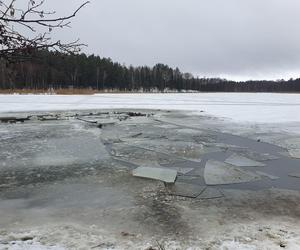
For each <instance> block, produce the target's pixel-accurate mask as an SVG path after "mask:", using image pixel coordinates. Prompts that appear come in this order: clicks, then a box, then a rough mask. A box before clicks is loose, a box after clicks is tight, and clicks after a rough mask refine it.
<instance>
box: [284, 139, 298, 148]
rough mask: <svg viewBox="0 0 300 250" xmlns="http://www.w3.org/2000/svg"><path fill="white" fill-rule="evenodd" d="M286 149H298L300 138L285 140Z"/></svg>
mask: <svg viewBox="0 0 300 250" xmlns="http://www.w3.org/2000/svg"><path fill="white" fill-rule="evenodd" d="M285 144H286V146H287V148H288V149H300V138H290V139H287V140H285Z"/></svg>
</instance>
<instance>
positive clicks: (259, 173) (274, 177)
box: [255, 171, 279, 180]
mask: <svg viewBox="0 0 300 250" xmlns="http://www.w3.org/2000/svg"><path fill="white" fill-rule="evenodd" d="M255 173H257V174H258V175H260V176H262V177H268V178H269V179H271V180H278V179H279V177H278V176H275V175H271V174H268V173H265V172H261V171H255Z"/></svg>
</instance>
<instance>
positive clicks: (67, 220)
mask: <svg viewBox="0 0 300 250" xmlns="http://www.w3.org/2000/svg"><path fill="white" fill-rule="evenodd" d="M43 114H45V113H33V114H32V113H31V114H30V115H33V118H32V119H31V120H30V121H25V122H24V123H16V124H9V123H5V124H4V123H2V124H1V123H0V141H1V144H0V173H1V175H0V225H1V228H0V249H2V248H1V247H2V246H3V247H5V246H7V245H8V244H11V243H12V242H17V244H15V245H14V247H15V248H13V247H12V246H11V245H9V247H10V248H11V249H21V248H17V247H18V245H20V246H21V247H23V246H26V247H27V245H29V246H30V245H31V246H32V248H30V249H35V248H34V247H35V244H36V245H37V246H39V244H42V245H43V246H45V248H44V249H61V248H60V247H65V248H67V249H79V248H80V247H82V248H83V249H91V248H99V249H110V248H111V249H113V248H114V249H134V248H136V249H146V246H147V242H148V243H149V242H150V243H149V244H150V245H151V246H153V247H157V240H158V241H159V240H160V239H164V240H165V241H166V242H168V241H170V242H169V243H166V244H170V245H169V246H170V249H172V244H173V243H171V242H172V241H173V240H175V241H176V240H180V242H182V244H185V245H180V246H179V247H178V246H177V247H178V248H180V247H181V248H185V247H186V246H189V244H191V245H192V244H193V243H189V242H190V241H191V242H193V240H194V239H193V237H195V238H197V239H198V238H199V237H204V235H205V232H204V231H205V230H204V228H202V227H201V226H205V225H207V224H209V225H210V226H212V228H214V227H215V226H220V225H222V224H221V222H220V224H214V223H216V221H222V220H225V222H223V223H224V224H225V225H227V224H226V220H228V221H232V218H231V217H230V214H231V212H229V215H227V214H226V215H225V214H224V212H220V211H227V212H228V209H231V208H232V206H234V205H233V204H234V203H236V204H237V208H236V209H233V211H235V213H236V214H238V217H239V218H240V217H243V216H244V215H243V212H242V211H241V214H239V213H240V210H239V209H238V208H239V207H243V206H244V205H245V206H246V207H247V209H249V207H250V208H251V206H253V207H255V209H254V210H256V207H257V206H262V207H263V208H264V209H266V210H268V212H269V213H270V211H273V210H274V211H273V212H272V213H274V214H275V215H279V214H280V215H281V214H285V215H288V216H291V218H296V221H297V220H298V219H299V214H300V211H299V208H298V206H297V205H296V204H299V202H298V201H300V199H299V200H298V198H297V197H298V196H297V195H295V197H296V198H295V197H294V196H289V195H286V196H280V197H279V200H278V197H277V196H276V195H278V194H279V193H280V192H281V191H277V190H281V189H286V190H294V191H299V187H300V178H296V177H297V176H296V174H295V173H299V172H300V159H296V158H293V157H291V156H290V155H289V154H288V150H291V149H295V150H297V148H298V146H299V143H298V142H299V141H297V140H296V139H294V140H292V136H289V135H287V134H278V135H277V137H276V135H274V134H273V135H272V136H271V135H270V136H271V137H272V140H270V141H276V142H278V143H276V145H275V144H272V143H266V142H264V140H263V139H264V138H267V134H265V137H263V136H262V134H261V133H260V134H258V133H255V132H254V133H252V134H251V136H248V134H247V133H248V132H247V131H246V132H243V133H241V135H235V134H233V133H229V132H228V131H226V128H225V129H224V130H225V132H224V131H222V130H221V129H220V127H219V124H218V121H217V120H216V119H214V118H209V117H204V116H190V115H188V114H185V113H184V112H176V111H172V112H166V111H144V110H140V111H136V112H135V113H134V114H129V113H128V112H125V111H122V110H114V111H105V112H102V113H101V112H99V111H80V112H79V111H78V112H75V111H74V112H71V111H69V112H65V113H64V112H60V113H54V116H50V118H49V119H39V118H37V115H43ZM14 115H16V116H17V115H18V114H14ZM26 115H29V114H22V116H26ZM56 115H57V117H59V118H58V119H56V118H55V119H52V118H53V117H56ZM78 118H79V119H78ZM183 121H184V122H183ZM213 124H215V125H213ZM100 125H101V126H100ZM259 132H260V131H259ZM279 145H281V146H279ZM282 152H286V154H282ZM228 159H229V160H228ZM224 161H226V162H227V163H226V164H225V163H224ZM212 163H213V164H212ZM216 163H218V164H216ZM208 165H209V167H208ZM224 165H225V166H226V167H225V168H224ZM220 166H221V168H222V171H221V170H220V168H219V167H220ZM222 166H223V167H222ZM254 166H255V167H254ZM138 167H156V168H158V167H159V168H165V169H166V170H167V169H172V170H173V172H174V171H177V178H176V182H175V184H174V185H173V186H172V185H171V186H170V184H168V185H164V184H163V182H160V181H157V180H146V179H142V178H138V177H134V176H133V175H132V171H134V169H136V168H138ZM211 167H212V168H211ZM236 170H238V171H236ZM207 175H208V176H207ZM207 184H208V185H209V186H207ZM232 190H234V191H232ZM268 190H273V191H268ZM235 192H237V193H238V194H242V196H243V194H244V192H253V193H251V195H249V197H252V199H253V200H251V201H249V200H243V199H246V197H243V198H239V196H236V194H237V193H235ZM265 192H267V193H265ZM268 192H271V194H270V193H268ZM291 192H293V191H291ZM257 194H260V196H259V195H257ZM297 194H298V193H297ZM264 195H265V196H264ZM237 197H238V198H237ZM291 197H292V198H291ZM247 199H248V196H247ZM270 200H272V201H273V202H271V204H269V203H268V202H269V201H270ZM281 201H282V202H284V204H282V203H281ZM208 202H211V203H208ZM226 202H228V204H227V203H226ZM265 202H267V204H266V203H265ZM277 203H278V206H279V207H278V208H274V207H273V204H277ZM217 204H218V205H217ZM249 204H250V205H249ZM251 204H252V205H251ZM216 206H218V207H220V211H219V210H217V209H216V208H215V207H216ZM270 206H272V207H270ZM282 207H285V209H286V210H285V212H282V211H281V208H282ZM205 209H208V210H209V211H216V214H214V212H212V213H213V214H214V217H213V216H212V217H210V215H209V214H207V213H208V212H206V210H205ZM243 209H246V208H244V207H243ZM197 211H198V212H197ZM199 211H201V212H199ZM217 211H219V212H217ZM249 213H251V211H250V212H249ZM217 214H219V215H220V216H223V217H218V216H219V215H217ZM200 215H201V216H200ZM198 216H200V217H199V218H198V221H199V223H196V220H194V218H196V217H198ZM227 216H229V217H227ZM234 216H236V215H234ZM253 216H254V215H253ZM240 219H241V218H240ZM205 220H208V221H205ZM215 220H216V221H215ZM200 221H201V223H200ZM218 223H219V222H218ZM43 224H44V225H46V228H49V230H48V229H45V228H44V227H42V225H43ZM66 225H67V226H66ZM66 227H67V228H66ZM220 227H221V226H220ZM37 228H38V229H37ZM33 229H37V231H34V232H33V233H32V235H33V236H32V237H33V242H31V241H28V242H27V241H24V242H23V241H22V239H21V238H22V237H17V236H16V235H14V238H13V239H12V238H10V236H9V234H10V233H11V232H14V231H18V230H25V231H26V232H32V230H33ZM1 230H2V231H1ZM206 230H208V231H209V229H207V227H206ZM224 230H225V231H227V229H225V226H224ZM198 231H199V232H201V233H203V235H202V236H199V235H195V232H198ZM55 232H57V234H55ZM59 232H60V233H59ZM111 235H113V236H111ZM124 235H125V236H124ZM76 237H77V238H78V239H79V240H73V241H72V240H70V238H71V239H73V238H76ZM80 241H81V243H80ZM5 242H6V243H5ZM138 242H143V244H144V245H138ZM202 243H203V245H204V246H205V244H208V245H209V244H210V243H209V242H208V243H204V242H202ZM1 244H2V245H1ZM22 244H25V245H22ZM80 244H82V246H81V245H80ZM174 244H175V243H174ZM215 244H216V246H219V245H218V244H219V243H215ZM276 244H277V243H276ZM51 247H52V248H51ZM175 247H176V244H175V246H174V248H175ZM220 247H221V243H220ZM24 248H25V247H24ZM167 249H169V248H167ZM212 249H214V248H212ZM215 249H219V248H215ZM220 249H221V248H220ZM273 249H276V248H273Z"/></svg>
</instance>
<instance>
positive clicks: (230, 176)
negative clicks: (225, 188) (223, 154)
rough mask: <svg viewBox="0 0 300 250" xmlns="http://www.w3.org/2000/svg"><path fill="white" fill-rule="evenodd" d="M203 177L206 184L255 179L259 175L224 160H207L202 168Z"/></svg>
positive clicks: (231, 182)
mask: <svg viewBox="0 0 300 250" xmlns="http://www.w3.org/2000/svg"><path fill="white" fill-rule="evenodd" d="M204 179H205V182H206V184H207V185H223V184H236V183H244V182H251V181H256V180H260V179H261V177H260V176H259V175H257V174H255V173H252V172H249V171H245V170H243V169H241V168H239V167H235V166H233V165H230V164H227V163H224V162H219V161H214V160H209V161H207V163H206V166H205V169H204Z"/></svg>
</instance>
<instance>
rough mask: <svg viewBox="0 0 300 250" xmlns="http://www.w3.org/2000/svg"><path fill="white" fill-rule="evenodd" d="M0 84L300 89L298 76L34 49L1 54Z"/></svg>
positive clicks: (20, 86)
mask: <svg viewBox="0 0 300 250" xmlns="http://www.w3.org/2000/svg"><path fill="white" fill-rule="evenodd" d="M0 88H1V89H45V90H46V89H49V88H54V89H56V88H92V89H98V90H104V89H106V90H107V89H117V90H120V91H136V90H143V91H151V90H153V89H157V90H160V91H164V90H165V89H172V90H178V91H182V90H195V91H208V92H209V91H213V92H219V91H220V92H221V91H223V92H300V79H290V80H288V81H284V80H278V81H246V82H235V81H228V80H226V79H220V78H196V77H193V75H191V74H190V73H183V72H181V71H180V70H179V69H178V68H175V69H174V68H171V67H169V66H168V65H164V64H156V65H155V66H154V67H148V66H140V67H133V66H125V65H122V64H120V63H117V62H113V61H112V60H111V59H110V58H100V57H99V56H94V55H90V56H87V55H85V54H79V55H66V54H63V53H60V52H50V51H48V50H42V51H38V52H35V55H34V57H33V58H32V59H31V60H28V61H27V60H26V61H20V62H17V63H12V64H10V63H9V62H7V61H5V59H3V58H2V59H1V60H0Z"/></svg>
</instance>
